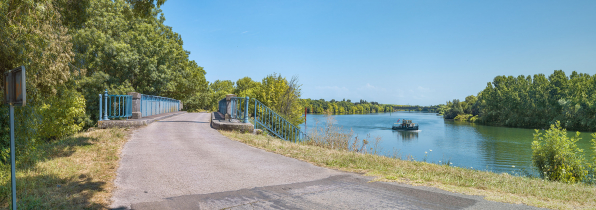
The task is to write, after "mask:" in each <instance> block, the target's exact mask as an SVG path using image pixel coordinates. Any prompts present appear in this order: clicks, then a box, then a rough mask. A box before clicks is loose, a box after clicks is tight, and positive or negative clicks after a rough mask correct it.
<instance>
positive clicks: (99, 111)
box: [97, 94, 102, 121]
mask: <svg viewBox="0 0 596 210" xmlns="http://www.w3.org/2000/svg"><path fill="white" fill-rule="evenodd" d="M101 116H102V115H101V94H99V120H97V121H101Z"/></svg>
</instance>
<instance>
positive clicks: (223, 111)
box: [218, 98, 228, 115]
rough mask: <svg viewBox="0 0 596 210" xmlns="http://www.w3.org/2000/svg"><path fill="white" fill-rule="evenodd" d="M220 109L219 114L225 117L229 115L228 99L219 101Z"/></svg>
mask: <svg viewBox="0 0 596 210" xmlns="http://www.w3.org/2000/svg"><path fill="white" fill-rule="evenodd" d="M218 107H219V110H218V111H219V113H221V114H223V115H225V114H226V113H227V111H228V107H227V105H226V99H225V98H224V99H221V100H220V101H219V106H218Z"/></svg>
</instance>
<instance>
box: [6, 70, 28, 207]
mask: <svg viewBox="0 0 596 210" xmlns="http://www.w3.org/2000/svg"><path fill="white" fill-rule="evenodd" d="M4 104H7V105H9V106H10V111H9V113H10V172H11V181H12V187H11V191H12V209H14V210H16V209H17V177H16V176H15V148H14V147H15V143H14V106H25V105H26V104H27V88H26V82H25V67H24V66H21V67H18V68H16V69H12V70H10V71H8V72H6V73H4Z"/></svg>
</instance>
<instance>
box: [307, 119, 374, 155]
mask: <svg viewBox="0 0 596 210" xmlns="http://www.w3.org/2000/svg"><path fill="white" fill-rule="evenodd" d="M336 122H337V121H336V120H335V118H334V117H333V116H332V115H330V114H326V115H325V120H324V121H322V122H321V121H319V120H318V119H315V126H314V128H313V129H311V130H309V131H308V132H307V133H308V137H309V138H308V140H307V141H305V142H303V143H304V144H307V145H312V146H318V147H323V148H327V149H334V150H342V151H352V152H361V153H372V154H379V153H381V148H380V147H379V143H380V142H381V141H382V138H381V137H379V136H377V137H375V138H374V139H372V142H370V140H371V137H370V134H367V135H366V138H362V139H358V135H354V131H353V130H352V129H350V130H345V129H344V128H343V127H341V126H337V125H336V124H335V123H336ZM369 144H371V146H370V147H368V145H369ZM367 147H368V150H367Z"/></svg>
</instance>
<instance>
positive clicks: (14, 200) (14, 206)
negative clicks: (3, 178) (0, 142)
mask: <svg viewBox="0 0 596 210" xmlns="http://www.w3.org/2000/svg"><path fill="white" fill-rule="evenodd" d="M9 112H10V113H9V114H10V174H11V177H10V180H11V182H12V188H11V189H12V209H13V210H16V209H17V177H16V176H15V170H16V169H15V157H14V153H15V149H14V106H13V105H12V104H10V111H9Z"/></svg>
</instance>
